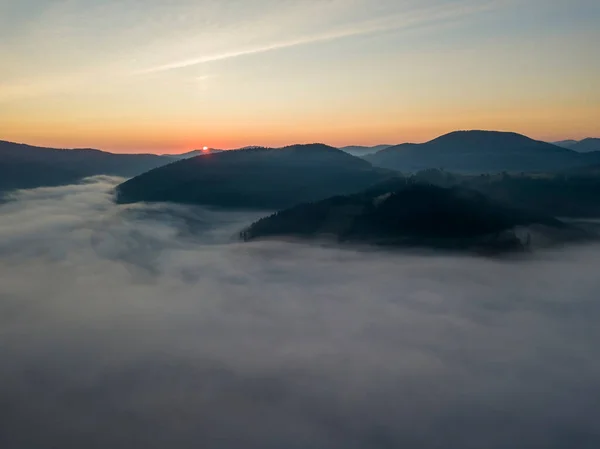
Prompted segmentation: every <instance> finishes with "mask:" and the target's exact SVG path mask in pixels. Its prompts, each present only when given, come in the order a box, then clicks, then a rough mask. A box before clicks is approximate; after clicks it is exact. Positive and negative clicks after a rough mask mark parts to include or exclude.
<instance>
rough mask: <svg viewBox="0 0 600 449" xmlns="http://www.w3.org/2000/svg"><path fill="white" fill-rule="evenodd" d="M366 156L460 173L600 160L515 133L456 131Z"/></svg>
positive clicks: (409, 168)
mask: <svg viewBox="0 0 600 449" xmlns="http://www.w3.org/2000/svg"><path fill="white" fill-rule="evenodd" d="M365 159H366V160H368V161H369V162H371V163H372V164H373V165H375V166H378V167H383V168H388V169H393V170H399V171H406V172H414V171H419V170H424V169H427V168H443V169H446V170H449V171H455V172H463V173H489V172H500V171H509V172H522V171H525V172H530V171H537V172H539V171H555V170H561V169H566V168H570V167H578V166H584V165H589V164H593V163H596V162H600V152H591V153H586V154H583V153H579V152H577V151H574V150H572V149H568V148H563V147H559V146H557V145H553V144H549V143H546V142H541V141H538V140H533V139H530V138H529V137H526V136H523V135H521V134H516V133H508V132H497V131H455V132H452V133H449V134H445V135H443V136H441V137H438V138H436V139H434V140H431V141H429V142H426V143H422V144H414V143H405V144H401V145H396V146H392V147H389V148H386V149H384V150H381V151H379V152H377V153H375V154H371V155H367V156H365Z"/></svg>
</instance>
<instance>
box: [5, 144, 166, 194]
mask: <svg viewBox="0 0 600 449" xmlns="http://www.w3.org/2000/svg"><path fill="white" fill-rule="evenodd" d="M170 161H172V159H171V158H167V157H161V156H157V155H152V154H114V153H107V152H104V151H100V150H94V149H75V150H63V149H56V148H43V147H36V146H31V145H24V144H18V143H13V142H5V141H0V191H6V190H10V189H21V188H34V187H42V186H53V185H61V184H69V183H73V182H77V181H79V180H80V179H82V178H85V177H87V176H93V175H115V176H127V177H129V176H135V175H138V174H140V173H143V172H145V171H147V170H151V169H153V168H156V167H159V166H161V165H164V164H166V163H168V162H170Z"/></svg>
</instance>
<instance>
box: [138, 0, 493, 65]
mask: <svg viewBox="0 0 600 449" xmlns="http://www.w3.org/2000/svg"><path fill="white" fill-rule="evenodd" d="M497 5H498V2H484V3H479V4H474V3H472V2H463V3H460V4H459V5H458V6H457V5H453V6H451V7H444V8H439V7H436V8H435V9H432V8H428V9H425V10H421V11H419V12H418V13H413V14H406V13H404V14H398V15H394V16H392V17H388V18H384V19H376V20H371V21H367V22H363V23H361V24H358V25H354V26H352V27H351V28H344V29H340V30H337V31H329V32H326V33H321V34H315V35H311V36H303V37H298V38H295V39H290V40H284V41H281V42H274V43H269V44H265V45H258V46H255V47H249V48H242V49H237V50H232V51H228V52H224V53H216V54H209V55H203V56H197V57H191V58H187V59H181V60H177V61H172V62H169V63H166V64H162V65H158V66H155V67H150V68H147V69H144V70H140V71H138V72H136V73H137V74H148V73H156V72H164V71H169V70H175V69H182V68H186V67H192V66H196V65H200V64H206V63H210V62H217V61H223V60H227V59H233V58H238V57H242V56H250V55H255V54H260V53H267V52H270V51H276V50H282V49H287V48H293V47H298V46H302V45H309V44H314V43H319V42H328V41H333V40H338V39H345V38H349V37H355V36H362V35H368V34H375V33H380V32H385V31H392V30H401V29H406V28H410V27H416V26H423V25H427V24H430V23H432V22H436V21H440V20H444V19H456V18H459V17H465V16H468V15H472V14H475V13H477V12H481V11H484V10H488V9H490V8H492V7H496V6H497Z"/></svg>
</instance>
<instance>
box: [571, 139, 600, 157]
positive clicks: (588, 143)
mask: <svg viewBox="0 0 600 449" xmlns="http://www.w3.org/2000/svg"><path fill="white" fill-rule="evenodd" d="M569 148H570V149H571V150H573V151H577V152H579V153H589V152H595V151H600V139H599V138H595V137H588V138H587V139H583V140H580V141H579V142H576V143H574V144H573V145H571V146H570V147H569Z"/></svg>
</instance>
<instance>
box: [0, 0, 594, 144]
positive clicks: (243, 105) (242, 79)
mask: <svg viewBox="0 0 600 449" xmlns="http://www.w3.org/2000/svg"><path fill="white" fill-rule="evenodd" d="M599 20H600V2H598V1H597V0H170V1H168V2H167V1H164V0H104V1H97V0H19V1H15V0H0V55H1V58H0V139H3V140H11V141H17V142H24V143H30V144H36V145H46V146H58V147H94V148H102V149H106V150H111V151H116V152H158V153H171V152H182V151H188V150H192V149H195V148H200V147H203V146H209V147H212V148H235V147H241V146H245V145H266V146H280V145H285V144H290V143H302V142H324V143H327V144H330V145H335V146H342V145H351V144H362V145H374V144H382V143H387V144H396V143H402V142H422V141H426V140H429V139H431V138H434V137H436V136H438V135H441V134H444V133H446V132H449V131H452V130H456V129H494V130H505V131H509V130H510V131H516V132H520V133H523V134H526V135H528V136H530V137H534V138H537V139H541V140H550V141H552V140H561V139H567V138H575V139H580V138H584V137H589V136H592V137H596V136H600V120H599V117H600V50H599V49H598V47H597V43H598V42H600V27H598V23H599Z"/></svg>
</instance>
